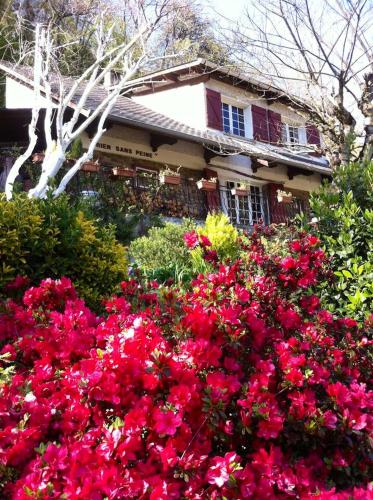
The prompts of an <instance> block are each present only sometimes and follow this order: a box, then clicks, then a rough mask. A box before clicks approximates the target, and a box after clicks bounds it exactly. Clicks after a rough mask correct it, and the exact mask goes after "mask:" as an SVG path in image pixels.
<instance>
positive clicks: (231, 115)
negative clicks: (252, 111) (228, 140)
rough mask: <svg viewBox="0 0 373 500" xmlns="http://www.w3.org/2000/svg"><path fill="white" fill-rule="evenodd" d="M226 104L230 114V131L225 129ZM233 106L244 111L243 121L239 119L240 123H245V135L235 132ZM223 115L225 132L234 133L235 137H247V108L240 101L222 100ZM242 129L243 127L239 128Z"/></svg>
mask: <svg viewBox="0 0 373 500" xmlns="http://www.w3.org/2000/svg"><path fill="white" fill-rule="evenodd" d="M224 106H228V114H229V131H228V130H225V128H224ZM233 107H234V108H237V109H238V110H241V111H242V121H241V122H240V121H238V123H239V125H240V124H242V125H243V135H241V134H235V133H234V132H233ZM221 115H222V122H223V132H225V133H226V134H232V135H234V136H235V137H246V136H247V116H246V114H245V108H244V107H241V105H240V104H239V103H231V102H226V101H222V103H221ZM239 130H241V129H239Z"/></svg>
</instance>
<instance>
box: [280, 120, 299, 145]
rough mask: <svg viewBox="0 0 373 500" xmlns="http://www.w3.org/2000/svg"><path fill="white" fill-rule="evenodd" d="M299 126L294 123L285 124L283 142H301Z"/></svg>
mask: <svg viewBox="0 0 373 500" xmlns="http://www.w3.org/2000/svg"><path fill="white" fill-rule="evenodd" d="M299 136H300V134H299V127H294V126H293V125H288V124H287V123H284V124H283V127H282V142H283V143H285V144H299V143H300V137H299Z"/></svg>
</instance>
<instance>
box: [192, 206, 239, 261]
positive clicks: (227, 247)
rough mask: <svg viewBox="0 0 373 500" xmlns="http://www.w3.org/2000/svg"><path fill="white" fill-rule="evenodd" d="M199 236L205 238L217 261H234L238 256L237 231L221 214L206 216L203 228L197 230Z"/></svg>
mask: <svg viewBox="0 0 373 500" xmlns="http://www.w3.org/2000/svg"><path fill="white" fill-rule="evenodd" d="M197 232H198V233H199V234H203V235H205V236H207V238H208V239H209V240H210V241H211V248H212V250H215V251H216V252H217V254H218V257H219V260H221V261H223V260H225V259H228V258H229V259H232V260H233V259H235V258H236V257H237V255H238V251H239V244H238V231H237V229H236V228H235V227H234V226H233V225H232V224H231V223H230V222H229V218H228V217H227V216H226V215H225V214H223V213H217V214H208V215H207V217H206V222H205V225H204V226H203V227H199V228H198V229H197Z"/></svg>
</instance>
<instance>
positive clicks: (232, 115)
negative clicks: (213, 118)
mask: <svg viewBox="0 0 373 500" xmlns="http://www.w3.org/2000/svg"><path fill="white" fill-rule="evenodd" d="M222 115H223V130H224V132H228V133H229V134H234V135H240V136H241V137H245V120H244V113H243V109H242V108H238V107H237V106H231V105H230V104H227V103H226V102H223V103H222Z"/></svg>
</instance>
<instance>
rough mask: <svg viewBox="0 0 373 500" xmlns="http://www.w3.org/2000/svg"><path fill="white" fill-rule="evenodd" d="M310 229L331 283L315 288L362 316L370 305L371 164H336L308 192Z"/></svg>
mask: <svg viewBox="0 0 373 500" xmlns="http://www.w3.org/2000/svg"><path fill="white" fill-rule="evenodd" d="M310 206H311V209H312V212H313V214H314V216H315V217H316V218H317V221H318V222H317V224H316V225H314V226H312V227H311V228H310V227H309V226H308V229H311V230H312V231H313V233H314V234H315V235H316V236H318V237H319V238H320V239H321V241H322V242H323V245H324V249H325V251H326V253H327V255H328V256H330V257H331V269H332V271H333V272H334V275H335V277H336V279H335V281H334V283H332V284H331V283H326V284H325V286H321V287H320V293H321V298H322V301H323V303H324V305H325V306H327V307H328V308H329V309H330V310H332V311H334V312H336V313H338V314H341V315H343V314H353V315H354V316H355V317H356V318H359V319H360V320H363V319H364V317H366V316H367V314H369V312H370V311H372V309H373V163H370V164H368V165H365V164H351V165H347V166H342V167H339V168H338V169H337V170H336V172H335V174H334V177H333V183H332V184H327V185H325V186H323V187H322V189H321V190H320V191H319V192H317V193H315V194H313V195H312V196H311V200H310Z"/></svg>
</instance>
